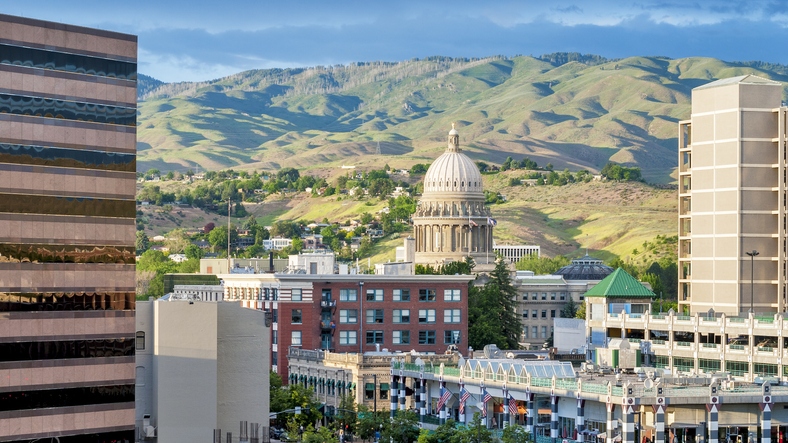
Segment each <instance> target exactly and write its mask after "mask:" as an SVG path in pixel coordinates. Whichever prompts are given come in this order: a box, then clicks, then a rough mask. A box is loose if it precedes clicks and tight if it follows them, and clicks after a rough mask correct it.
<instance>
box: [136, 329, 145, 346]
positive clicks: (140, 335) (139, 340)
mask: <svg viewBox="0 0 788 443" xmlns="http://www.w3.org/2000/svg"><path fill="white" fill-rule="evenodd" d="M135 343H136V346H135V347H136V348H137V350H138V351H144V350H145V333H144V332H142V331H137V337H136V342H135Z"/></svg>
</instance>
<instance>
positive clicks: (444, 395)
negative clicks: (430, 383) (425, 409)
mask: <svg viewBox="0 0 788 443" xmlns="http://www.w3.org/2000/svg"><path fill="white" fill-rule="evenodd" d="M450 398H451V392H449V390H448V389H446V388H441V398H440V399H438V410H439V411H440V410H441V409H443V405H445V404H446V402H447V401H449V399H450Z"/></svg>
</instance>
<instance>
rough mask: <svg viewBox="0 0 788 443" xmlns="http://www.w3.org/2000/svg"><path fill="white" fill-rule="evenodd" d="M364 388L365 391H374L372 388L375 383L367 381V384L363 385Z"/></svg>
mask: <svg viewBox="0 0 788 443" xmlns="http://www.w3.org/2000/svg"><path fill="white" fill-rule="evenodd" d="M364 388H365V389H366V390H367V391H374V390H375V385H374V384H372V383H367V384H366V385H365V386H364Z"/></svg>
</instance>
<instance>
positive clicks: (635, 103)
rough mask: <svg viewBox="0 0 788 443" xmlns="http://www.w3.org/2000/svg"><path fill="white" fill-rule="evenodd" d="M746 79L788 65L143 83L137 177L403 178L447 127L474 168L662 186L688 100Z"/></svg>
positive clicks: (409, 66)
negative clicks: (581, 174)
mask: <svg viewBox="0 0 788 443" xmlns="http://www.w3.org/2000/svg"><path fill="white" fill-rule="evenodd" d="M748 73H752V74H756V75H759V76H763V77H766V78H771V79H774V80H777V81H781V82H788V76H787V75H786V69H785V67H784V66H781V65H768V64H763V63H758V62H752V63H748V64H747V63H726V62H723V61H720V60H716V59H711V58H700V57H694V58H685V59H678V60H672V59H668V58H664V57H632V58H627V59H621V60H605V59H603V58H601V57H594V56H585V57H567V56H566V55H565V54H564V55H560V54H559V55H555V54H554V55H552V56H545V57H542V58H533V57H515V58H503V57H491V58H486V59H481V60H469V59H453V58H448V57H430V58H426V59H422V60H415V59H414V60H411V61H404V62H398V63H388V62H371V63H354V64H351V65H350V66H333V67H316V68H309V69H270V70H253V71H246V72H242V73H239V74H236V75H232V76H229V77H226V78H223V79H219V80H216V81H212V82H204V83H177V84H162V85H158V86H155V85H154V83H153V82H151V81H148V82H147V84H149V85H152V86H153V87H152V88H148V89H146V90H145V91H144V93H142V94H141V96H142V97H144V100H142V101H141V102H140V104H139V121H138V124H139V128H138V151H139V152H138V155H139V157H138V165H139V166H138V168H139V169H140V170H147V169H149V168H157V169H160V170H165V171H166V170H179V171H186V170H187V169H189V168H194V167H199V168H200V169H202V170H205V169H209V170H215V169H224V168H229V167H233V168H235V169H257V170H260V169H269V170H273V169H277V168H280V167H285V166H289V167H296V168H299V169H313V170H317V169H319V170H320V171H315V172H314V173H319V174H321V175H332V174H336V173H338V172H337V171H338V168H339V166H341V165H343V164H353V165H356V166H361V167H381V166H383V165H384V164H386V163H388V164H389V165H390V166H392V167H395V168H397V167H401V168H405V167H410V166H411V165H412V164H414V163H425V162H426V163H428V162H430V161H431V160H432V159H434V158H435V157H437V156H438V155H440V153H442V152H443V150H444V143H445V135H446V133H447V131H448V130H449V128H450V123H451V122H457V123H458V129H459V130H460V134H461V144H462V145H463V147H464V150H465V152H466V153H467V154H468V155H469V156H470V157H471V158H474V159H483V160H485V161H487V162H494V163H501V162H503V161H504V160H505V159H506V157H508V156H512V157H514V158H516V159H520V158H522V157H524V156H528V157H530V158H532V159H533V160H535V161H537V162H538V163H539V164H540V165H544V164H546V163H548V162H551V163H553V164H554V165H555V168H556V169H559V170H561V169H564V168H569V169H570V170H579V169H583V168H587V169H590V170H593V171H598V170H600V169H601V168H602V167H603V166H604V165H605V163H607V162H608V161H614V162H617V163H620V164H623V165H626V166H638V167H641V168H642V170H643V176H644V177H645V178H646V179H647V180H648V181H650V182H655V183H669V182H672V181H674V178H672V177H671V176H672V174H673V173H674V171H675V168H676V163H677V161H676V155H677V154H676V151H677V148H676V144H677V143H676V123H677V122H678V121H679V120H681V119H685V118H688V117H689V112H690V103H689V99H690V91H691V90H692V88H694V87H696V86H699V85H702V84H704V83H707V82H709V81H712V80H715V79H718V78H724V77H730V76H735V75H743V74H748ZM151 80H152V79H151ZM378 143H379V145H380V151H381V155H377V153H376V152H377V147H378Z"/></svg>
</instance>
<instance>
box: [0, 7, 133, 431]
mask: <svg viewBox="0 0 788 443" xmlns="http://www.w3.org/2000/svg"><path fill="white" fill-rule="evenodd" d="M136 57H137V38H136V37H135V36H131V35H124V34H118V33H114V32H108V31H102V30H97V29H87V28H81V27H76V26H69V25H64V24H60V23H50V22H43V21H39V20H31V19H27V18H20V17H12V16H7V15H0V374H1V375H2V376H0V441H4V442H7V441H26V442H27V441H31V440H34V439H39V438H49V437H58V439H59V441H60V442H61V443H66V442H86V441H90V442H105V441H106V442H110V441H113V442H117V441H134V438H135V432H134V383H135V370H134V345H135V326H134V290H135V279H134V243H135V242H134V240H135V229H134V217H135V208H134V193H135V192H134V191H135V190H134V187H135V169H136V164H135V158H136V127H135V124H136V112H137V110H136V108H137V99H136V72H137V67H136ZM47 441H48V440H47Z"/></svg>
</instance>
